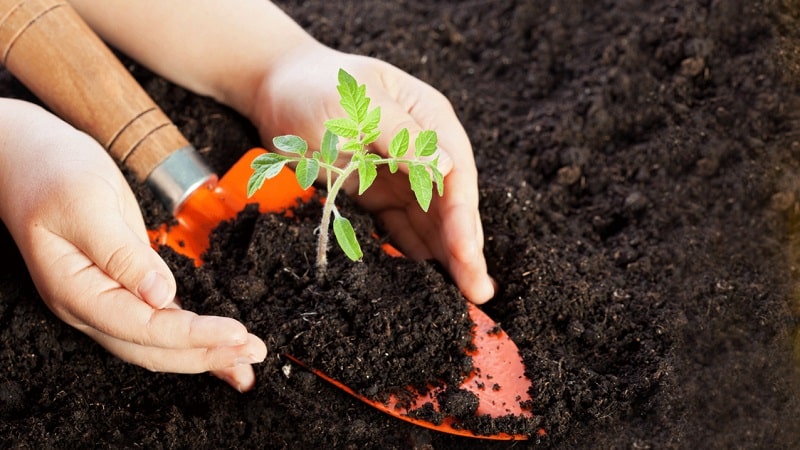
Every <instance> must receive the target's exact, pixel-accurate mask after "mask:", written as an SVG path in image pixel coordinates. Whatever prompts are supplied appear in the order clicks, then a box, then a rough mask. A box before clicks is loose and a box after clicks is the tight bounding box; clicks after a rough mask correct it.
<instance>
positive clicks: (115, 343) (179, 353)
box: [85, 329, 267, 392]
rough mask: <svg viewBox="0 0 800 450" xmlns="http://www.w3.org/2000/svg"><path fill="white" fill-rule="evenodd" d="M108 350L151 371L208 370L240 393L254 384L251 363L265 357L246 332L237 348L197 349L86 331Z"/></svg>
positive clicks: (261, 349)
mask: <svg viewBox="0 0 800 450" xmlns="http://www.w3.org/2000/svg"><path fill="white" fill-rule="evenodd" d="M85 331H86V334H88V335H89V336H90V337H91V338H92V339H94V340H95V341H97V342H98V343H99V344H100V345H102V346H103V347H104V348H105V349H106V350H108V351H109V352H111V353H113V354H115V355H117V356H118V357H119V358H121V359H122V360H124V361H126V362H129V363H132V364H136V365H138V366H141V367H144V368H146V369H148V370H151V371H154V372H171V373H187V374H191V373H203V372H209V371H210V372H211V373H212V374H213V375H214V376H216V377H217V378H220V379H221V380H223V381H225V382H226V383H228V384H229V385H231V386H232V387H233V388H234V389H236V390H238V391H239V392H245V391H248V390H250V389H251V388H252V387H253V385H254V384H255V374H254V372H253V367H252V364H256V363H260V362H262V361H263V360H264V358H265V357H266V354H267V351H266V346H264V343H263V342H262V341H261V340H260V339H258V338H257V337H256V336H253V335H249V336H248V340H247V342H246V343H244V344H242V345H240V346H236V347H214V348H197V349H180V350H176V349H164V348H157V347H147V346H142V345H138V344H133V343H131V342H126V341H122V340H119V339H116V338H114V337H111V336H108V335H106V334H103V333H100V332H99V331H97V330H93V329H89V330H85Z"/></svg>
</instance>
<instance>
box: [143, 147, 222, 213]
mask: <svg viewBox="0 0 800 450" xmlns="http://www.w3.org/2000/svg"><path fill="white" fill-rule="evenodd" d="M146 183H147V184H148V186H150V188H151V189H152V190H153V191H154V192H155V193H156V196H157V197H158V198H159V199H160V200H161V201H162V202H163V203H164V205H165V206H166V207H167V208H168V209H169V211H170V212H172V214H173V215H175V214H177V213H178V211H180V209H181V206H183V203H184V202H185V201H186V199H187V198H189V196H190V195H192V193H193V192H194V191H196V190H197V189H199V188H201V187H203V186H206V185H208V186H209V187H213V186H215V185H216V184H217V175H215V174H214V173H213V172H212V171H211V169H210V168H209V167H208V166H207V165H206V163H205V162H203V159H202V158H201V157H200V155H199V154H198V153H197V150H195V148H194V147H193V146H191V145H187V146H186V147H183V148H181V149H179V150H176V151H175V152H173V153H172V154H171V155H169V156H168V157H167V158H166V159H165V160H164V161H162V162H161V164H159V165H158V166H156V168H155V169H153V171H152V172H150V175H148V177H147V180H146Z"/></svg>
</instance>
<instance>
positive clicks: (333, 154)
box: [319, 130, 339, 164]
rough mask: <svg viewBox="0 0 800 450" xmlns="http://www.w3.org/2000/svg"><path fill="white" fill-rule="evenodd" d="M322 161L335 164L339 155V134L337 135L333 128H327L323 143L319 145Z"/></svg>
mask: <svg viewBox="0 0 800 450" xmlns="http://www.w3.org/2000/svg"><path fill="white" fill-rule="evenodd" d="M319 152H320V156H321V157H322V162H324V163H326V164H333V163H334V162H336V158H338V157H339V136H336V135H335V134H333V132H331V130H325V134H323V135H322V143H321V144H320V147H319Z"/></svg>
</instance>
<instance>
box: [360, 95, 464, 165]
mask: <svg viewBox="0 0 800 450" xmlns="http://www.w3.org/2000/svg"><path fill="white" fill-rule="evenodd" d="M434 92H435V91H434ZM386 94H387V93H386V92H385V91H381V92H379V93H378V94H376V95H374V98H373V99H372V100H373V102H374V103H373V104H375V105H380V107H381V122H382V123H383V124H385V125H384V129H383V130H382V132H381V134H380V136H378V140H377V141H376V142H375V145H376V147H377V148H378V149H379V150H380V151H381V153H383V154H388V151H389V145H390V143H391V141H392V139H393V138H394V136H396V135H397V133H399V132H400V131H401V130H402V129H403V128H405V129H407V130H408V132H409V135H410V141H411V142H410V146H411V148H409V153H410V152H411V151H413V148H414V147H413V145H414V139H415V138H416V136H417V135H419V133H420V131H423V130H426V129H429V130H434V131H437V134H438V135H439V138H440V142H439V144H440V145H439V149H438V150H437V152H436V153H435V154H434V155H433V156H430V157H427V158H426V159H431V160H432V159H435V158H437V157H438V158H439V163H438V168H439V171H440V172H442V174H444V175H447V174H448V173H449V172H450V171H451V170H452V168H453V161H452V157H451V155H450V153H448V152H447V151H444V149H443V147H442V145H441V144H442V141H441V139H442V137H443V134H442V133H441V132H440V131H439V129H438V128H437V127H436V126H434V125H435V124H436V122H438V120H436V119H433V118H434V117H435V115H434V116H431V119H427V118H426V117H420V115H421V114H427V113H428V112H429V111H426V112H424V113H423V112H420V110H425V108H426V107H427V106H429V105H424V104H420V102H419V101H418V100H417V98H418V97H417V96H416V95H403V96H402V97H403V98H402V99H400V100H396V99H395V98H392V97H390V96H388V95H386ZM435 95H436V96H439V95H441V94H439V93H438V92H435ZM430 102H431V101H430V99H428V103H430ZM448 105H449V104H448ZM431 109H434V110H440V109H442V107H440V106H438V107H436V108H431ZM444 109H445V111H446V110H447V107H445V108H444ZM451 111H452V109H451ZM426 119H427V120H426ZM445 136H446V135H445ZM402 170H404V171H407V168H402Z"/></svg>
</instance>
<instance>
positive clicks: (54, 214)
mask: <svg viewBox="0 0 800 450" xmlns="http://www.w3.org/2000/svg"><path fill="white" fill-rule="evenodd" d="M0 218H2V220H3V222H4V223H5V225H6V227H7V228H8V230H9V232H10V233H11V235H12V236H13V237H14V240H15V242H16V244H17V246H18V247H19V249H20V252H21V254H22V256H23V258H24V259H25V263H26V265H27V266H28V270H29V272H30V274H31V277H32V279H33V281H34V283H35V284H36V287H37V289H38V291H39V293H40V295H41V296H42V298H43V299H44V301H45V303H46V304H47V306H48V307H49V308H50V309H51V310H52V311H53V312H54V313H55V314H56V315H57V316H58V317H59V318H61V319H62V320H64V321H65V322H66V323H68V324H70V325H72V326H73V327H75V328H77V329H79V330H80V331H82V332H84V333H86V334H87V335H89V336H90V337H91V338H93V339H94V340H95V341H97V342H98V343H100V344H101V345H102V346H103V347H105V348H106V349H108V350H109V351H110V352H112V353H113V354H115V355H117V356H118V357H120V358H121V359H123V360H125V361H128V362H131V363H134V364H137V365H139V366H142V367H145V368H147V369H150V370H153V371H160V372H179V373H201V372H207V371H212V372H214V373H215V374H216V375H217V376H219V377H221V378H223V379H225V380H226V381H228V382H229V383H230V384H231V385H233V386H234V387H235V388H237V389H239V390H240V391H244V390H247V389H249V388H250V387H252V384H253V382H254V378H253V375H252V368H251V366H250V364H253V363H257V362H260V361H263V360H264V358H265V356H266V353H267V350H266V346H265V345H264V343H263V342H262V341H261V340H260V339H258V338H257V337H256V336H254V335H251V334H248V332H247V330H246V328H245V327H244V325H242V324H241V323H239V322H237V321H235V320H233V319H230V318H225V317H214V316H199V315H197V314H195V313H193V312H190V311H184V310H181V309H180V308H179V307H178V305H177V304H176V303H175V301H174V299H175V280H174V278H173V276H172V274H171V272H170V270H169V268H168V267H167V265H166V264H165V263H164V261H163V260H161V258H160V257H159V256H158V254H157V253H156V252H155V251H154V250H153V249H152V248H151V247H150V245H149V241H148V238H147V231H146V229H145V225H144V221H143V220H142V216H141V212H140V210H139V205H138V203H137V201H136V198H135V197H134V195H133V192H132V191H131V189H130V187H129V186H128V184H127V182H126V180H125V178H124V177H123V176H122V173H121V172H120V171H119V169H118V168H117V166H116V164H115V163H114V161H112V160H111V158H110V157H109V156H108V154H107V153H106V151H105V150H104V149H103V148H102V147H101V146H100V145H99V144H98V143H97V142H96V141H94V140H93V139H92V138H90V137H89V136H88V135H86V134H84V133H82V132H80V131H78V130H76V129H74V128H72V127H71V126H70V125H68V124H67V123H65V122H63V121H62V120H61V119H59V118H57V117H55V116H54V115H52V114H51V113H49V112H47V111H45V110H44V109H43V108H41V107H39V106H36V105H33V104H31V103H28V102H24V101H21V100H12V99H0ZM153 278H155V279H160V280H161V283H160V285H161V286H160V287H156V288H153V286H152V285H153V284H159V283H152V279H153Z"/></svg>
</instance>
